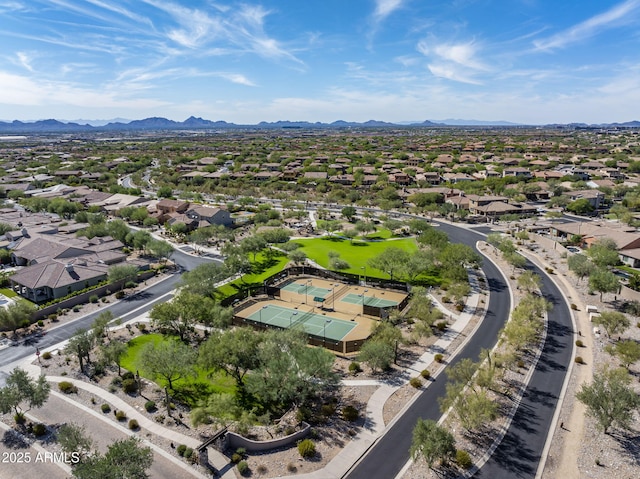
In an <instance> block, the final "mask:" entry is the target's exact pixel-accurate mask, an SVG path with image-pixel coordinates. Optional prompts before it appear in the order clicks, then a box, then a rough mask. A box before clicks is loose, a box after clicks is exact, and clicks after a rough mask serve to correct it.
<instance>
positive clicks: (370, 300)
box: [340, 293, 398, 308]
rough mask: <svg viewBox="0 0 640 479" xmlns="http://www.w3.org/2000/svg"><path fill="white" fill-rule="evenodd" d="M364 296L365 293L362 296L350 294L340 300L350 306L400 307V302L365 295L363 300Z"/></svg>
mask: <svg viewBox="0 0 640 479" xmlns="http://www.w3.org/2000/svg"><path fill="white" fill-rule="evenodd" d="M364 294H365V293H362V294H355V293H349V294H347V295H345V296H344V297H342V298H340V301H341V302H343V303H349V304H366V305H367V306H375V307H377V308H387V307H389V306H397V305H398V301H393V300H390V299H383V298H378V297H376V296H367V295H365V296H364V298H363V295H364Z"/></svg>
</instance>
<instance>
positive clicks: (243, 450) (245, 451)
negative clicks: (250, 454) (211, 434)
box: [236, 447, 247, 457]
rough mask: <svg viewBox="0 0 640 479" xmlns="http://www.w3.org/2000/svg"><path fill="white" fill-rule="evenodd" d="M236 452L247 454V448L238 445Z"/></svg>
mask: <svg viewBox="0 0 640 479" xmlns="http://www.w3.org/2000/svg"><path fill="white" fill-rule="evenodd" d="M236 454H240V455H241V456H242V457H244V456H245V455H246V454H247V449H246V448H244V447H239V448H238V449H236Z"/></svg>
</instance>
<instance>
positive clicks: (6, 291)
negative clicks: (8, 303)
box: [0, 288, 18, 298]
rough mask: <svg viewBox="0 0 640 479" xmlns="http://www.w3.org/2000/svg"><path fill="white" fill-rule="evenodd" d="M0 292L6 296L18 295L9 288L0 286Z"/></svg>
mask: <svg viewBox="0 0 640 479" xmlns="http://www.w3.org/2000/svg"><path fill="white" fill-rule="evenodd" d="M0 294H4V295H5V296H6V297H7V298H15V297H16V296H18V293H16V292H15V291H14V290H12V289H11V288H0Z"/></svg>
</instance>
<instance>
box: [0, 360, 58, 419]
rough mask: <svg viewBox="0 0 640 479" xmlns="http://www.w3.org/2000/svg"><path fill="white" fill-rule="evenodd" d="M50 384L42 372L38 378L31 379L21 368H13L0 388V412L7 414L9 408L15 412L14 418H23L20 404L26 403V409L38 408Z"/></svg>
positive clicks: (46, 395) (45, 397) (45, 396)
mask: <svg viewBox="0 0 640 479" xmlns="http://www.w3.org/2000/svg"><path fill="white" fill-rule="evenodd" d="M50 390H51V386H50V385H49V383H48V382H47V379H46V377H45V376H44V374H41V375H40V376H39V377H38V379H33V378H31V377H30V376H29V373H27V372H26V371H25V370H24V369H22V368H15V369H14V370H13V371H11V372H10V373H9V375H8V376H7V378H6V380H5V386H4V387H2V388H0V412H1V413H2V414H7V413H8V412H10V411H11V410H13V411H14V412H15V415H16V420H19V419H20V418H24V413H25V412H26V411H25V410H23V408H22V405H23V404H26V406H27V407H28V409H27V411H28V410H29V409H31V408H34V407H35V408H39V407H42V405H43V404H44V403H45V402H47V399H48V398H49V391H50Z"/></svg>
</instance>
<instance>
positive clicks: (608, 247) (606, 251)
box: [587, 238, 620, 268]
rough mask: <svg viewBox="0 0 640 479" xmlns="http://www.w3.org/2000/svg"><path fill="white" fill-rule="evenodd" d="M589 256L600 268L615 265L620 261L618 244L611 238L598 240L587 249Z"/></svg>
mask: <svg viewBox="0 0 640 479" xmlns="http://www.w3.org/2000/svg"><path fill="white" fill-rule="evenodd" d="M587 256H589V258H591V261H593V263H594V264H595V265H596V266H598V267H600V268H608V267H610V266H615V265H616V264H618V263H619V262H620V258H619V257H618V246H617V245H616V242H615V241H614V240H612V239H611V238H602V239H599V240H596V241H595V242H594V243H593V244H592V245H591V247H590V248H589V249H588V250H587Z"/></svg>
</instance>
